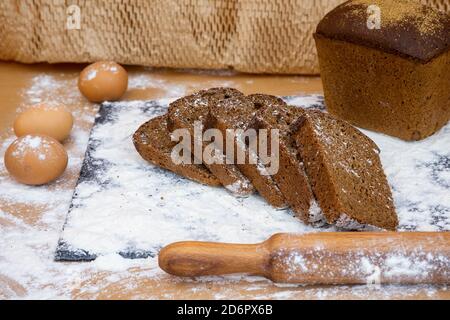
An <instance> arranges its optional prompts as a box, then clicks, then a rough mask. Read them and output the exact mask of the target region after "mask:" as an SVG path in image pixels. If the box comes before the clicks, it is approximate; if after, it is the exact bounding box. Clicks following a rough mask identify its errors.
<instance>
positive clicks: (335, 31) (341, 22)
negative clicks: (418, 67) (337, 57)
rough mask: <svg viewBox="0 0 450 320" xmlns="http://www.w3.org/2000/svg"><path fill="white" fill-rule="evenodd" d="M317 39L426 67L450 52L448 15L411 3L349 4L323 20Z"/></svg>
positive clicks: (359, 0)
mask: <svg viewBox="0 0 450 320" xmlns="http://www.w3.org/2000/svg"><path fill="white" fill-rule="evenodd" d="M377 8H379V13H380V15H379V17H380V18H381V19H380V20H379V22H380V24H379V28H377V27H376V26H375V25H374V24H371V21H372V22H373V23H375V22H376V18H375V20H373V19H371V17H375V16H376V14H377V13H376V10H378V9H377ZM371 10H372V11H371ZM373 10H375V11H373ZM368 21H369V22H368ZM320 36H323V37H326V38H331V39H335V40H341V41H347V42H351V43H354V44H358V45H363V46H366V47H372V48H375V49H379V50H381V51H385V52H388V53H394V54H397V55H400V56H403V57H408V58H414V59H417V60H419V61H420V62H422V63H427V62H429V61H430V60H432V59H433V58H435V57H437V56H439V55H441V54H442V53H444V52H446V51H447V50H449V49H450V15H448V14H447V13H444V12H441V11H439V10H436V9H433V8H431V7H429V6H424V5H421V4H419V3H416V2H412V1H411V0H350V1H347V2H345V3H343V4H342V5H340V6H338V7H336V8H335V9H334V10H332V11H331V12H329V13H328V14H327V15H326V16H325V17H324V18H323V19H322V21H321V22H320V23H319V25H318V26H317V30H316V34H315V37H320Z"/></svg>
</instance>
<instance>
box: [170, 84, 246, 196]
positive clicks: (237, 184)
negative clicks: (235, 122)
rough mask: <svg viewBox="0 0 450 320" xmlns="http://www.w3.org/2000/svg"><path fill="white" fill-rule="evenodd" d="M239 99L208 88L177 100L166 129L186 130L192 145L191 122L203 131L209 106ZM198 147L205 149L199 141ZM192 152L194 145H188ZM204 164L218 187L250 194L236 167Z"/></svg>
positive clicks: (237, 94) (226, 91)
mask: <svg viewBox="0 0 450 320" xmlns="http://www.w3.org/2000/svg"><path fill="white" fill-rule="evenodd" d="M241 96H243V94H242V93H241V92H239V91H238V90H236V89H232V88H212V89H208V90H202V91H199V92H197V93H194V94H192V95H189V96H186V97H183V98H180V99H178V100H176V101H174V102H172V103H171V104H170V105H169V110H168V128H169V130H170V131H171V132H172V131H174V130H176V129H187V130H188V131H189V132H190V135H191V137H192V143H194V136H195V134H194V123H195V122H196V121H199V122H200V123H201V125H202V126H203V129H204V125H205V120H206V118H207V116H208V113H209V108H210V106H211V105H216V104H217V103H219V102H220V101H222V100H224V99H228V98H231V97H241ZM200 144H201V147H202V148H204V147H205V146H206V144H205V143H204V142H203V141H202V142H200ZM192 150H194V146H192ZM217 156H219V155H217ZM220 156H221V157H222V158H223V159H225V158H226V156H225V155H220ZM201 160H203V159H201ZM204 164H205V166H206V167H207V168H208V169H209V170H210V171H211V172H212V173H213V174H214V175H215V176H216V177H217V179H218V180H219V181H220V182H221V183H222V185H223V186H224V187H225V188H226V189H227V190H229V191H230V192H232V193H233V194H235V195H237V196H247V195H249V194H251V193H253V191H254V188H253V185H252V184H251V182H250V181H249V180H248V179H247V178H246V177H245V176H244V175H243V174H242V173H241V172H240V170H239V169H238V168H237V166H236V165H234V164H227V163H223V164H207V163H204Z"/></svg>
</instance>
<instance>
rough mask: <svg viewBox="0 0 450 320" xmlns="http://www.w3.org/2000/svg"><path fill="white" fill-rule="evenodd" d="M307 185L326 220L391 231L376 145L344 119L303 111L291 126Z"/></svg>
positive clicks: (389, 199)
mask: <svg viewBox="0 0 450 320" xmlns="http://www.w3.org/2000/svg"><path fill="white" fill-rule="evenodd" d="M294 128H295V131H296V133H295V135H294V137H295V141H296V143H297V145H298V150H299V152H300V155H301V157H302V159H303V162H304V165H305V168H306V172H307V174H308V178H309V181H310V185H311V188H312V190H313V192H314V195H315V196H316V198H317V200H318V202H319V205H320V207H321V208H322V211H323V213H324V215H325V217H326V220H327V221H328V223H330V224H336V225H337V226H338V227H342V228H347V229H348V228H350V229H353V228H359V226H361V225H369V226H375V227H379V228H382V229H387V230H395V229H396V227H397V225H398V219H397V215H396V213H395V208H394V204H393V199H392V194H391V190H390V188H389V185H388V182H387V179H386V176H385V174H384V172H383V168H382V165H381V161H380V158H379V149H378V147H377V145H376V144H375V143H374V142H373V141H372V140H371V139H370V138H368V137H367V136H365V135H364V134H363V133H361V132H360V131H359V130H358V129H356V128H355V127H353V126H352V125H350V124H349V123H347V122H345V121H342V120H338V119H335V118H333V117H332V116H330V115H328V114H325V113H323V112H320V111H308V112H305V114H304V115H302V116H301V118H300V119H299V120H298V121H297V122H296V123H295V124H294Z"/></svg>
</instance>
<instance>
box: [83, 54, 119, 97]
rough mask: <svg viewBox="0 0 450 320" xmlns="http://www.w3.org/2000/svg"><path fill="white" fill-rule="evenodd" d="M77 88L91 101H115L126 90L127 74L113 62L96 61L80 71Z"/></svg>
mask: <svg viewBox="0 0 450 320" xmlns="http://www.w3.org/2000/svg"><path fill="white" fill-rule="evenodd" d="M78 88H79V89H80V91H81V93H82V94H83V95H84V96H85V97H86V98H87V99H88V100H89V101H91V102H103V101H116V100H119V99H120V98H121V97H122V96H123V94H124V93H125V91H127V88H128V74H127V71H126V70H125V69H124V68H123V67H122V66H121V65H119V64H117V63H115V62H112V61H100V62H96V63H93V64H91V65H89V66H87V67H86V68H85V69H84V70H83V71H82V72H81V74H80V77H79V78H78Z"/></svg>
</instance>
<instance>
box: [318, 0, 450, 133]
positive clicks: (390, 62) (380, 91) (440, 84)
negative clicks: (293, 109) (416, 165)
mask: <svg viewBox="0 0 450 320" xmlns="http://www.w3.org/2000/svg"><path fill="white" fill-rule="evenodd" d="M377 23H379V25H377ZM314 37H315V40H316V45H317V51H318V56H319V63H320V73H321V77H322V81H323V87H324V95H325V102H326V105H327V109H328V111H329V112H330V113H331V114H333V115H335V116H337V117H339V118H341V119H344V120H347V121H349V122H350V123H352V124H354V125H357V126H359V127H362V128H367V129H370V130H374V131H379V132H383V133H386V134H389V135H393V136H396V137H399V138H401V139H405V140H419V139H423V138H426V137H428V136H429V135H431V134H433V133H434V132H436V131H437V130H439V129H440V128H441V127H442V126H443V125H445V124H446V123H447V122H448V121H449V119H450V50H449V49H450V15H448V14H447V13H444V12H440V11H437V10H435V9H432V8H431V7H427V6H423V5H421V4H419V3H417V2H415V1H407V0H352V1H347V2H346V3H344V4H342V5H340V6H338V7H337V8H336V9H334V10H333V11H331V12H330V13H328V14H327V15H326V16H325V17H324V18H323V20H322V21H321V22H320V23H319V25H318V27H317V30H316V33H315V35H314Z"/></svg>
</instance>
